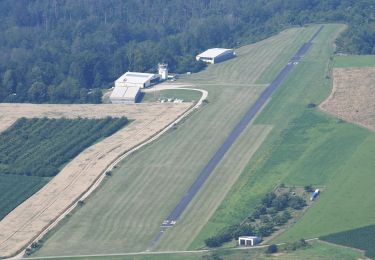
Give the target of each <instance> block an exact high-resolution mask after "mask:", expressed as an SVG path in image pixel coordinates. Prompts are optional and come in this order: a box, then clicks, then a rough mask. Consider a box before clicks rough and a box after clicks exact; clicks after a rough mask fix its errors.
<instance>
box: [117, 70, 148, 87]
mask: <svg viewBox="0 0 375 260" xmlns="http://www.w3.org/2000/svg"><path fill="white" fill-rule="evenodd" d="M154 76H155V74H151V73H140V72H130V71H128V72H126V73H125V74H124V75H122V76H121V77H119V78H118V79H117V80H116V82H117V83H120V82H129V83H139V84H143V83H146V82H147V81H149V80H151V79H152V78H153V77H154Z"/></svg>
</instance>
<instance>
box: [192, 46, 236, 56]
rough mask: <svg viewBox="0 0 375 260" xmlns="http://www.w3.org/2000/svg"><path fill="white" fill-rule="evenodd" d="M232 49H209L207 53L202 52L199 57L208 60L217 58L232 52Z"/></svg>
mask: <svg viewBox="0 0 375 260" xmlns="http://www.w3.org/2000/svg"><path fill="white" fill-rule="evenodd" d="M232 51H233V50H232V49H223V48H213V49H208V50H206V51H205V52H202V53H201V54H199V55H198V57H206V58H215V57H217V56H220V55H221V54H224V53H226V52H232Z"/></svg>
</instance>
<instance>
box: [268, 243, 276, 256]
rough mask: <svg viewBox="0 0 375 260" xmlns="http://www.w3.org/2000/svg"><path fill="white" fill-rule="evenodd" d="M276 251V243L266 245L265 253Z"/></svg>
mask: <svg viewBox="0 0 375 260" xmlns="http://www.w3.org/2000/svg"><path fill="white" fill-rule="evenodd" d="M277 251H278V248H277V245H275V244H272V245H269V246H268V247H267V250H266V253H267V254H274V253H277Z"/></svg>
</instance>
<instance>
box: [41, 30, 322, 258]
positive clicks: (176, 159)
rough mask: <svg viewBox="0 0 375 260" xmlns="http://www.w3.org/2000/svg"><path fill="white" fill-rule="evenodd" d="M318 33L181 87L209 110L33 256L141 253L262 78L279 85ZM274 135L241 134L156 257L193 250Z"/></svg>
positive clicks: (137, 161) (301, 33)
mask: <svg viewBox="0 0 375 260" xmlns="http://www.w3.org/2000/svg"><path fill="white" fill-rule="evenodd" d="M317 28H318V26H312V27H309V28H297V29H290V30H287V31H285V32H283V33H281V34H279V35H277V36H274V37H271V38H269V39H266V40H264V41H262V42H259V43H256V44H253V45H249V46H245V47H242V48H240V49H238V50H237V54H238V57H237V58H236V59H233V60H230V61H227V62H225V63H222V64H218V65H214V66H209V68H208V69H207V70H205V71H203V72H201V73H198V74H195V75H191V77H184V78H183V79H181V81H186V82H187V83H192V84H194V85H195V87H199V88H202V89H205V90H207V91H208V92H209V96H208V101H209V103H208V104H207V105H205V106H204V107H203V108H201V109H200V110H198V111H196V112H195V113H193V114H192V115H191V116H190V117H189V118H188V119H186V120H185V121H184V123H182V124H181V125H178V126H177V127H176V129H174V130H171V131H170V132H169V133H168V134H166V135H164V136H163V137H162V138H160V139H159V140H157V141H156V142H155V143H153V144H151V145H149V146H147V147H145V148H144V149H142V150H141V151H138V152H137V153H135V154H133V155H132V156H130V157H129V158H127V159H126V160H124V161H123V162H122V163H121V165H119V167H118V168H117V169H116V170H115V171H114V172H113V176H112V177H110V178H109V179H108V180H107V182H106V184H105V185H103V186H102V187H100V188H99V190H97V191H96V192H95V194H94V195H93V196H91V197H90V198H89V199H88V200H87V201H86V203H85V205H84V206H83V207H82V208H80V209H79V210H77V211H76V212H75V214H73V215H72V216H71V217H70V218H69V220H68V221H66V223H65V224H64V225H61V227H60V228H59V229H58V230H56V231H54V232H53V234H50V235H49V236H50V237H49V239H47V240H46V241H45V242H44V245H43V247H42V249H41V250H40V251H38V252H37V253H36V254H35V256H48V255H66V252H69V253H70V254H72V255H75V254H88V253H89V254H92V253H101V254H103V253H118V252H134V251H144V250H145V249H146V248H147V245H148V243H149V241H150V240H151V239H152V238H153V237H154V236H155V234H156V233H157V232H158V230H159V226H160V224H161V223H162V221H163V219H164V218H165V217H166V216H167V214H168V213H169V212H170V211H171V210H172V208H173V207H174V206H175V205H176V203H177V202H178V201H179V199H180V198H181V196H183V194H184V193H185V191H186V190H187V189H188V188H189V186H190V185H191V183H192V182H193V181H194V179H195V178H196V176H197V174H198V173H199V171H200V169H202V168H203V167H204V165H205V164H206V162H207V161H208V160H209V159H210V158H211V156H212V155H213V153H214V152H215V151H216V150H217V148H218V147H219V146H220V144H221V143H222V142H223V140H224V139H225V138H226V136H227V134H228V133H229V132H230V131H231V129H232V128H233V127H234V125H235V124H236V123H237V122H238V120H239V119H240V118H241V116H242V115H243V114H244V113H245V111H246V110H247V109H248V108H249V107H250V105H251V104H252V103H253V102H254V101H255V99H256V98H257V97H258V96H259V94H260V92H261V91H262V90H263V89H264V87H265V86H266V85H265V84H266V83H268V82H266V81H263V82H258V80H259V79H260V78H261V77H262V74H263V73H265V71H266V70H268V71H269V70H271V71H274V75H269V79H270V80H271V79H272V77H275V76H276V74H277V72H278V71H279V70H280V69H281V68H282V66H283V65H284V64H285V63H286V62H287V60H288V59H289V58H290V57H291V56H292V54H294V53H295V52H296V51H297V50H298V48H299V47H300V46H301V45H302V44H303V43H304V42H305V41H307V40H308V39H309V38H310V37H311V35H312V34H313V33H314V32H315V30H316V29H317ZM280 59H281V60H280ZM270 67H273V68H272V69H271V68H270ZM267 73H269V72H267ZM234 104H235V105H234ZM271 129H272V126H270V125H268V124H259V125H253V126H250V127H249V128H248V129H247V130H246V131H245V132H244V133H243V134H242V136H241V137H240V140H242V142H238V141H239V140H238V141H237V142H236V143H235V144H234V146H233V147H232V148H231V150H230V151H229V153H228V154H227V156H228V158H226V162H227V163H223V164H222V165H220V166H219V167H218V168H217V169H216V170H215V172H214V173H213V175H212V176H211V177H212V178H211V177H210V179H209V180H208V182H207V183H206V184H205V187H203V189H202V192H201V193H200V194H198V196H197V197H196V198H195V199H194V200H193V201H192V204H191V205H190V207H189V208H188V210H187V211H186V212H185V214H183V216H182V218H181V219H180V221H179V222H178V223H177V225H176V226H175V227H173V228H172V229H170V230H168V232H167V234H165V236H164V237H163V238H162V240H161V241H160V245H159V246H158V247H157V249H158V250H165V249H166V248H168V249H169V248H173V249H176V250H183V249H186V248H187V247H188V246H189V245H190V243H191V242H192V240H193V239H194V238H195V237H196V235H197V234H198V233H199V232H200V230H201V229H202V227H203V226H204V225H205V223H206V221H207V220H208V218H209V217H210V216H211V215H212V214H213V213H214V212H215V210H216V208H217V207H218V206H219V205H220V203H221V201H222V200H223V199H224V197H225V195H226V194H227V192H229V190H230V188H231V186H232V184H233V183H234V182H235V181H236V178H237V177H238V176H239V175H240V174H241V172H242V170H243V169H244V167H245V166H246V165H247V163H248V161H249V160H250V158H251V156H252V154H253V153H254V152H255V150H256V149H257V147H258V146H259V145H260V144H261V143H262V141H263V140H264V139H265V138H266V137H267V135H268V133H269V131H270V130H271ZM240 154H241V155H242V156H239V155H240ZM223 162H224V161H223ZM232 166H235V167H234V168H232ZM213 184H215V185H213ZM203 191H204V192H203ZM217 194H220V196H217ZM205 201H210V202H211V203H210V204H208V203H204V202H205ZM194 207H196V209H199V210H194ZM189 213H190V214H189ZM180 223H181V224H180ZM183 223H189V225H183ZM175 230H176V231H175ZM180 232H184V235H183V236H181V233H180ZM181 238H183V239H181ZM164 239H165V240H164ZM168 241H174V243H173V244H171V243H170V242H168Z"/></svg>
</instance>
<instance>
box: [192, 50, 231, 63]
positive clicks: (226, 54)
mask: <svg viewBox="0 0 375 260" xmlns="http://www.w3.org/2000/svg"><path fill="white" fill-rule="evenodd" d="M235 56H236V53H235V52H234V50H233V49H223V48H213V49H208V50H206V51H205V52H202V53H201V54H199V55H197V57H196V60H197V61H203V62H206V63H211V64H215V63H219V62H223V61H226V60H229V59H232V58H233V57H235Z"/></svg>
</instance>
